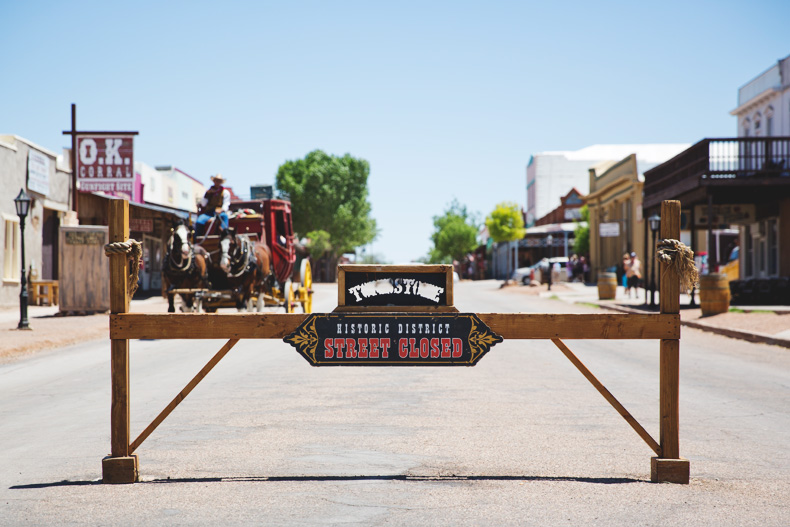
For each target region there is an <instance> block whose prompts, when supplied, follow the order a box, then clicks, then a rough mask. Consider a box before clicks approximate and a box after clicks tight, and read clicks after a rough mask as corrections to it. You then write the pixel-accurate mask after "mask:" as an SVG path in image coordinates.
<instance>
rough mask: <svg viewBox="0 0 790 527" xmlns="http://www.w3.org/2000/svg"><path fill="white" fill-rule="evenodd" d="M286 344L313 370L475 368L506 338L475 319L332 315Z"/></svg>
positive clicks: (315, 317)
mask: <svg viewBox="0 0 790 527" xmlns="http://www.w3.org/2000/svg"><path fill="white" fill-rule="evenodd" d="M283 340H284V341H285V342H287V343H289V344H291V345H292V346H293V347H294V348H296V349H297V351H298V352H299V353H300V354H301V355H302V356H303V357H304V358H305V359H307V361H308V362H309V363H310V364H312V365H313V366H474V365H475V364H477V361H479V360H480V358H481V357H482V356H483V355H485V354H486V353H487V352H488V350H489V349H491V347H492V346H494V345H495V344H497V343H499V342H502V337H500V336H499V335H497V334H496V333H494V332H493V331H491V329H490V328H489V327H488V326H486V324H485V323H484V322H482V321H481V320H480V319H479V318H478V317H477V315H475V314H472V313H387V314H384V313H382V314H378V315H369V314H364V313H330V314H312V315H310V316H309V317H308V318H306V319H305V320H304V321H303V322H302V323H301V324H300V325H299V327H298V328H296V330H295V331H294V332H293V333H291V334H290V335H288V336H287V337H285V338H284V339H283Z"/></svg>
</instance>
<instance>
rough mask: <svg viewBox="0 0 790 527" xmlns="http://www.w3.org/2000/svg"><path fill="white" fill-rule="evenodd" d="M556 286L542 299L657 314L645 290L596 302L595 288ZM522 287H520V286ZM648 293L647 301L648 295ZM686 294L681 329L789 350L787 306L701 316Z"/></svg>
mask: <svg viewBox="0 0 790 527" xmlns="http://www.w3.org/2000/svg"><path fill="white" fill-rule="evenodd" d="M558 285H559V286H560V287H556V286H553V287H552V290H551V291H547V290H546V286H538V287H540V288H541V292H540V296H541V297H543V298H551V297H556V298H558V299H559V300H562V301H564V302H570V303H578V304H588V305H594V306H598V307H600V308H603V309H610V310H613V311H620V312H623V313H657V312H658V303H659V300H658V292H657V291H656V293H655V307H654V308H652V309H651V308H650V306H649V305H647V304H645V291H644V290H643V289H639V291H638V294H639V297H633V298H628V297H626V296H625V293H624V290H623V288H622V287H618V288H617V294H616V298H615V299H614V300H599V299H598V288H597V286H595V285H587V284H583V283H580V282H562V283H561V284H558ZM522 287H523V286H522ZM647 294H648V302H649V298H650V297H649V295H650V292H649V291H648V292H647ZM690 301H691V297H690V295H688V294H685V293H681V295H680V322H681V324H682V325H684V326H688V327H692V328H697V329H701V330H703V331H710V332H712V333H717V334H719V335H725V336H727V337H732V338H737V339H742V340H748V341H750V342H760V343H764V344H773V345H776V346H782V347H785V348H790V306H787V305H785V306H730V311H729V312H728V313H720V314H718V315H711V316H703V315H702V310H701V309H700V307H699V295H698V294H697V295H695V301H696V306H691V305H690Z"/></svg>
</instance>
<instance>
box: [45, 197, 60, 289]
mask: <svg viewBox="0 0 790 527" xmlns="http://www.w3.org/2000/svg"><path fill="white" fill-rule="evenodd" d="M59 232H60V218H59V217H58V212H57V211H56V210H52V209H46V208H45V209H44V226H43V227H42V230H41V238H42V241H41V279H42V280H57V279H58V274H59V273H58V238H59V235H58V233H59Z"/></svg>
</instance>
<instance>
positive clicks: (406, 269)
mask: <svg viewBox="0 0 790 527" xmlns="http://www.w3.org/2000/svg"><path fill="white" fill-rule="evenodd" d="M337 269H338V274H339V272H340V271H344V270H349V271H353V272H355V273H447V272H449V273H450V276H452V273H453V266H452V265H449V264H431V265H422V264H416V265H367V264H342V265H338V266H337Z"/></svg>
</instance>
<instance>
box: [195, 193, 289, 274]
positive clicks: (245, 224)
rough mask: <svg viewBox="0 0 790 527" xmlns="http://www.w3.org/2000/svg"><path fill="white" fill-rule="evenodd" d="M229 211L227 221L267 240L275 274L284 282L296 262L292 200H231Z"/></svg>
mask: <svg viewBox="0 0 790 527" xmlns="http://www.w3.org/2000/svg"><path fill="white" fill-rule="evenodd" d="M245 212H246V214H245ZM230 214H231V218H230V220H229V221H228V225H229V226H230V227H235V229H236V232H237V233H239V234H247V235H253V234H254V235H256V237H257V239H258V240H262V241H264V242H266V245H268V246H269V248H270V249H271V251H272V265H273V268H274V275H275V277H276V278H277V281H278V282H279V283H281V284H284V283H285V281H286V280H288V279H289V278H290V277H291V274H292V272H293V267H294V263H295V262H296V249H295V247H294V233H293V224H292V222H291V203H290V202H289V201H284V200H281V199H265V200H254V201H234V202H233V203H231V204H230ZM213 230H214V229H212V231H213ZM211 234H214V232H212V233H211Z"/></svg>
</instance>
